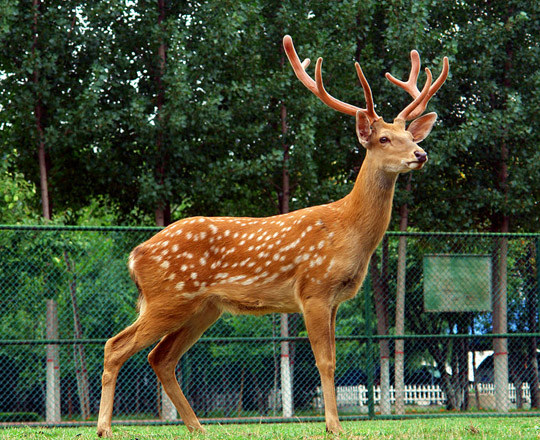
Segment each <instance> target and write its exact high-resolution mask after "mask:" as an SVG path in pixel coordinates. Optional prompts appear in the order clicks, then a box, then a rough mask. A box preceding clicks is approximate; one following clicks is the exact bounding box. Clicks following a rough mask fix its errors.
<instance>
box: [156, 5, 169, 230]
mask: <svg viewBox="0 0 540 440" xmlns="http://www.w3.org/2000/svg"><path fill="white" fill-rule="evenodd" d="M158 12H159V15H158V26H159V31H160V37H159V47H158V71H157V74H156V90H157V94H156V108H157V115H156V116H157V133H156V147H157V167H156V178H157V183H158V185H160V186H163V185H164V184H165V179H166V176H167V152H166V151H165V147H164V137H165V136H164V130H165V128H164V125H165V118H164V116H163V104H164V103H165V86H164V84H163V76H164V75H165V67H166V64H167V44H166V42H165V39H164V37H163V31H164V28H163V21H164V20H165V14H166V10H165V0H158ZM155 215H156V225H158V226H167V225H168V224H169V223H171V206H170V201H169V200H166V199H164V200H158V201H157V205H156V210H155Z"/></svg>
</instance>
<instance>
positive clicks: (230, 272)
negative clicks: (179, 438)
mask: <svg viewBox="0 0 540 440" xmlns="http://www.w3.org/2000/svg"><path fill="white" fill-rule="evenodd" d="M283 47H284V51H285V53H286V55H287V57H288V59H289V61H290V64H291V66H292V69H293V71H294V73H295V74H296V76H297V78H298V79H299V80H300V82H301V83H302V84H303V85H304V86H305V87H307V88H308V89H309V90H310V91H311V92H312V93H313V94H314V95H315V96H317V97H318V98H319V99H320V100H321V101H322V102H323V103H324V104H326V105H327V106H328V107H330V108H331V109H334V110H337V111H338V112H341V113H344V114H348V115H351V116H354V117H355V121H356V135H357V137H358V141H359V142H360V144H361V145H362V146H363V147H364V148H365V150H366V151H365V157H364V159H363V162H362V165H361V167H360V170H359V172H358V176H357V177H356V181H355V183H354V186H353V188H352V190H351V192H350V193H349V194H348V195H346V196H345V197H344V198H342V199H340V200H337V201H334V202H330V203H327V204H324V205H320V206H313V207H308V208H305V209H299V210H296V211H293V212H290V213H286V214H280V215H275V216H271V217H262V218H252V217H202V216H199V217H191V218H186V219H182V220H179V221H177V222H175V223H172V224H171V225H169V226H168V227H166V228H165V229H162V230H161V231H160V232H158V233H157V234H155V235H154V236H153V237H152V238H150V239H149V240H147V241H145V242H144V243H142V244H140V245H138V246H137V247H135V248H134V249H133V251H132V252H131V254H130V255H129V259H128V268H129V272H130V274H131V277H132V279H133V280H134V282H135V284H136V286H137V288H138V290H139V300H138V317H137V319H136V320H135V322H134V323H133V324H132V325H130V326H128V327H126V328H125V329H124V330H122V331H121V332H120V333H118V334H117V335H116V336H114V337H112V338H111V339H109V340H108V341H107V342H106V344H105V348H104V361H103V375H102V393H101V402H100V409H99V418H98V423H97V433H98V435H99V436H101V437H110V436H111V435H112V431H111V419H112V412H113V399H114V390H115V383H116V379H117V376H118V373H119V371H120V368H121V366H122V365H123V364H124V362H125V361H126V360H127V359H128V358H129V357H131V356H132V355H133V354H135V353H137V352H138V351H140V350H142V349H143V348H146V347H148V346H150V345H151V344H154V343H156V342H157V345H156V346H155V347H154V348H153V350H152V351H151V352H150V353H149V355H148V361H149V363H150V365H151V366H152V368H153V370H154V371H155V373H156V375H157V378H158V379H159V381H160V382H161V384H162V386H163V389H164V390H165V392H166V393H167V395H168V396H169V398H170V400H171V401H172V402H173V404H174V406H175V407H176V409H177V410H178V413H179V415H180V417H181V418H182V420H183V422H184V424H185V426H186V427H187V429H188V430H189V431H190V432H191V431H200V432H204V429H203V427H202V425H201V423H200V422H199V420H198V418H197V416H196V415H195V412H194V411H193V409H192V408H191V406H190V404H189V402H188V401H187V399H186V397H185V396H184V394H183V392H182V390H181V388H180V385H179V383H178V381H177V379H176V376H175V367H176V365H177V363H178V361H179V360H180V358H181V357H182V355H183V354H184V353H185V352H186V351H187V350H188V349H189V348H190V347H191V346H192V345H193V344H194V343H195V342H196V341H197V340H198V339H199V338H200V337H201V335H202V334H203V333H204V331H205V330H207V329H208V328H209V327H210V326H211V325H212V324H213V323H214V322H215V321H216V320H217V319H218V318H219V317H220V316H221V315H222V314H223V313H225V312H228V313H233V314H253V315H262V314H267V313H296V312H301V313H302V314H303V317H304V321H305V325H306V329H307V333H308V339H309V342H310V344H311V348H312V351H313V354H314V357H315V363H316V366H317V369H318V371H319V375H320V380H321V385H322V392H323V399H324V414H325V422H326V430H327V431H328V432H330V433H339V432H342V427H341V424H340V422H339V417H338V409H337V403H336V394H335V386H334V374H335V366H336V343H335V322H336V314H337V311H338V307H339V306H340V304H341V303H342V302H343V301H346V300H348V299H350V298H353V297H354V296H355V295H356V294H357V292H358V290H359V288H360V286H361V284H362V282H363V280H364V278H365V276H366V271H367V267H368V263H369V260H370V258H371V255H372V254H373V252H374V251H375V249H376V247H377V245H378V244H379V242H380V241H381V239H382V237H383V235H384V233H385V232H386V230H387V228H388V225H389V222H390V215H391V210H392V201H393V196H394V188H395V184H396V181H397V178H398V176H399V175H400V174H403V173H407V172H409V171H413V170H420V169H422V168H423V167H424V165H425V164H426V162H427V160H428V157H427V153H426V152H425V151H424V150H423V149H422V148H420V147H419V146H418V143H420V142H421V141H422V140H424V139H425V138H426V137H427V136H428V134H429V133H430V132H431V129H432V127H433V125H434V123H435V121H436V119H437V115H436V113H428V114H425V115H423V116H421V115H422V114H423V113H424V111H425V109H426V105H427V103H428V101H429V100H430V99H431V97H432V96H433V95H434V94H435V93H436V92H437V90H438V89H439V88H440V87H441V86H442V84H443V83H444V82H445V80H446V78H447V76H448V71H449V64H448V58H446V57H445V58H444V59H443V68H442V72H441V74H440V76H439V77H438V79H437V80H436V81H435V82H433V83H432V75H431V72H430V70H429V69H427V68H426V69H425V73H426V77H427V79H426V83H425V85H424V86H423V88H422V90H421V91H420V90H419V89H418V87H417V79H418V74H419V71H420V57H419V54H418V52H417V51H416V50H413V51H411V53H410V58H411V71H410V74H409V78H408V80H407V81H401V80H398V79H396V78H394V77H393V76H392V75H390V74H389V73H387V74H386V77H387V78H388V80H389V81H390V82H392V83H393V84H395V85H397V86H398V87H399V88H402V89H403V90H405V91H406V92H408V94H409V95H410V96H411V97H412V102H410V103H409V104H408V105H407V106H406V107H405V108H404V109H403V110H402V111H401V112H400V113H399V114H398V116H397V117H396V118H395V119H394V121H393V122H392V123H386V122H384V120H383V119H382V118H381V117H380V116H378V115H377V113H376V112H375V108H374V103H373V97H372V93H371V89H370V86H369V84H368V82H367V80H366V78H365V76H364V73H363V72H362V69H361V67H360V65H359V64H358V63H357V62H356V63H355V68H356V73H357V75H358V78H359V80H360V84H361V85H362V89H363V92H364V97H365V101H366V108H365V109H364V108H360V107H356V106H354V105H351V104H348V103H345V102H342V101H340V100H338V99H336V98H334V97H332V96H331V95H330V94H329V93H328V92H327V91H326V89H325V87H324V84H323V80H322V73H321V66H322V58H319V59H318V60H317V63H316V67H315V80H314V79H313V78H312V77H311V76H310V75H309V74H308V73H307V72H306V68H307V67H308V65H309V63H310V60H309V59H306V60H304V61H303V62H300V59H299V57H298V55H297V53H296V50H295V48H294V45H293V41H292V38H291V37H290V36H289V35H286V36H285V37H284V38H283ZM408 121H412V122H410V124H409V125H408V126H406V123H407V122H408Z"/></svg>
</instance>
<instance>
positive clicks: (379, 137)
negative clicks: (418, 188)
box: [283, 35, 449, 174]
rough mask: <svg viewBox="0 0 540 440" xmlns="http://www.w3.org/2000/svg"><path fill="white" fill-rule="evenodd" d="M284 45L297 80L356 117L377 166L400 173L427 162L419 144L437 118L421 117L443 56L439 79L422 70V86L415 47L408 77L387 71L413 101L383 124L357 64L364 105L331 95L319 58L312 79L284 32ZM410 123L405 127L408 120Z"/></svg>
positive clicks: (443, 77)
mask: <svg viewBox="0 0 540 440" xmlns="http://www.w3.org/2000/svg"><path fill="white" fill-rule="evenodd" d="M283 47H284V49H285V53H286V54H287V57H288V59H289V61H290V63H291V66H292V68H293V70H294V73H295V74H296V76H297V77H298V79H299V80H300V81H301V82H302V83H303V84H304V85H305V86H306V87H307V88H308V89H309V90H310V91H311V92H312V93H313V94H314V95H315V96H317V97H318V98H319V99H320V100H321V101H322V102H324V103H325V104H326V105H328V106H329V107H330V108H333V109H334V110H337V111H339V112H341V113H346V114H348V115H351V116H355V118H356V135H357V136H358V140H359V141H360V143H361V144H362V145H363V146H364V147H365V148H366V149H367V151H368V153H367V156H366V157H369V159H370V160H373V161H375V162H378V166H379V168H380V169H382V170H384V171H387V172H391V173H395V174H399V173H404V172H408V171H411V170H418V169H421V168H422V167H423V166H424V164H425V163H426V162H427V154H426V152H425V151H424V150H423V149H422V148H420V147H419V146H418V143H419V142H421V141H423V140H424V139H425V138H426V137H427V136H428V134H429V133H430V131H431V129H432V127H433V124H434V123H435V121H436V120H437V114H436V113H428V114H426V115H424V116H420V115H422V113H423V112H424V111H425V109H426V106H427V103H428V102H429V100H430V99H431V97H432V96H433V95H434V94H435V93H436V92H437V90H439V88H440V87H441V86H442V85H443V83H444V82H445V80H446V78H447V76H448V71H449V65H448V58H447V57H444V60H443V69H442V72H441V74H440V76H439V78H438V79H437V80H436V81H435V82H434V83H432V75H431V71H430V70H429V69H427V68H426V69H425V71H426V76H427V80H426V83H425V85H424V87H423V89H422V91H419V90H418V87H417V85H416V83H417V79H418V73H419V72H420V56H419V54H418V52H417V51H416V50H413V51H411V65H412V66H411V72H410V74H409V79H408V80H407V81H406V82H404V81H400V80H398V79H396V78H394V77H393V76H392V75H390V74H389V73H387V74H386V77H387V79H388V80H389V81H390V82H392V83H393V84H396V85H397V86H398V87H401V88H402V89H404V90H406V91H407V92H408V93H409V94H410V95H411V96H412V98H413V101H412V102H411V103H410V104H409V105H408V106H407V107H405V108H404V109H403V110H402V111H401V112H400V113H399V114H398V115H397V117H396V118H395V119H394V121H393V123H386V122H384V120H383V119H382V118H381V117H380V116H379V115H377V113H376V112H375V106H374V104H373V96H372V94H371V89H370V87H369V84H368V82H367V80H366V77H365V76H364V73H363V72H362V68H361V67H360V64H358V63H355V67H356V73H357V75H358V78H359V79H360V83H361V84H362V89H363V90H364V97H365V100H366V108H365V109H364V108H360V107H356V106H354V105H351V104H348V103H346V102H342V101H340V100H338V99H336V98H334V97H333V96H331V95H330V94H329V93H328V92H327V91H326V90H325V88H324V84H323V80H322V73H321V69H322V61H323V60H322V58H319V59H318V60H317V63H316V66H315V80H313V78H311V77H310V76H309V75H308V73H307V72H306V68H307V67H308V65H309V63H310V60H309V59H305V60H304V61H303V62H300V59H299V58H298V55H297V53H296V50H295V49H294V45H293V41H292V38H291V37H290V36H289V35H286V36H285V37H284V38H283ZM411 120H412V122H411V123H410V124H409V126H408V127H407V126H406V123H407V121H411Z"/></svg>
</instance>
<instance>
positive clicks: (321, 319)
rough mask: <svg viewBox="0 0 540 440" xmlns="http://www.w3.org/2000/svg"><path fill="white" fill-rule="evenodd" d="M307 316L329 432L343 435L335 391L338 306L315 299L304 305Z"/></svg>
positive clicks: (305, 315)
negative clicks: (335, 332) (336, 318)
mask: <svg viewBox="0 0 540 440" xmlns="http://www.w3.org/2000/svg"><path fill="white" fill-rule="evenodd" d="M303 312H304V320H305V322H306V329H307V332H308V337H309V342H310V343H311V349H312V350H313V354H314V356H315V362H316V364H317V369H318V370H319V374H320V376H321V385H322V390H323V399H324V417H325V420H326V430H327V431H328V432H331V433H334V434H337V433H339V432H342V431H343V429H342V427H341V424H340V423H339V417H338V411H337V403H336V390H335V387H334V372H335V369H336V354H335V349H336V347H335V335H334V334H333V333H332V332H333V331H334V329H335V317H336V312H337V306H333V307H331V306H330V305H329V304H328V302H327V300H322V299H321V300H320V299H316V298H313V297H311V298H310V299H307V300H306V301H304V304H303Z"/></svg>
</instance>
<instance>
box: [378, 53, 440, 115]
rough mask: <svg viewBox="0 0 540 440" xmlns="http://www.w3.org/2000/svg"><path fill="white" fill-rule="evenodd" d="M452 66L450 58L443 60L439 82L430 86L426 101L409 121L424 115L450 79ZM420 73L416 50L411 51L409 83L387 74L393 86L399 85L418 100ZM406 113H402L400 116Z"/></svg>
mask: <svg viewBox="0 0 540 440" xmlns="http://www.w3.org/2000/svg"><path fill="white" fill-rule="evenodd" d="M449 69H450V66H449V63H448V58H447V57H444V59H443V69H442V71H441V74H440V75H439V77H438V78H437V80H436V81H435V82H434V83H433V84H432V85H431V86H430V88H429V90H428V92H427V94H426V95H425V97H424V99H422V100H421V101H420V102H418V104H417V105H416V106H415V108H413V109H412V110H411V111H410V112H409V114H408V116H407V120H411V119H415V118H416V117H418V116H420V115H421V114H422V113H424V111H425V109H426V106H427V104H428V102H429V100H430V99H431V97H432V96H433V95H434V94H435V93H437V91H438V90H439V89H440V88H441V86H442V85H443V84H444V82H445V81H446V78H447V77H448V72H449ZM419 72H420V55H419V54H418V52H417V51H416V50H412V51H411V72H410V74H409V79H408V80H407V81H400V80H399V79H396V78H394V77H393V76H392V75H391V74H390V73H387V74H386V78H387V79H388V80H389V81H390V82H391V83H393V84H395V85H397V86H398V87H401V88H402V89H403V90H405V91H406V92H408V93H409V95H411V96H412V97H413V98H415V101H416V98H417V97H418V96H419V95H420V91H419V90H418V87H417V85H416V83H417V81H418V73H419ZM413 102H414V101H413ZM402 113H404V111H402V112H401V113H400V115H401V114H402ZM398 117H399V116H398Z"/></svg>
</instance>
